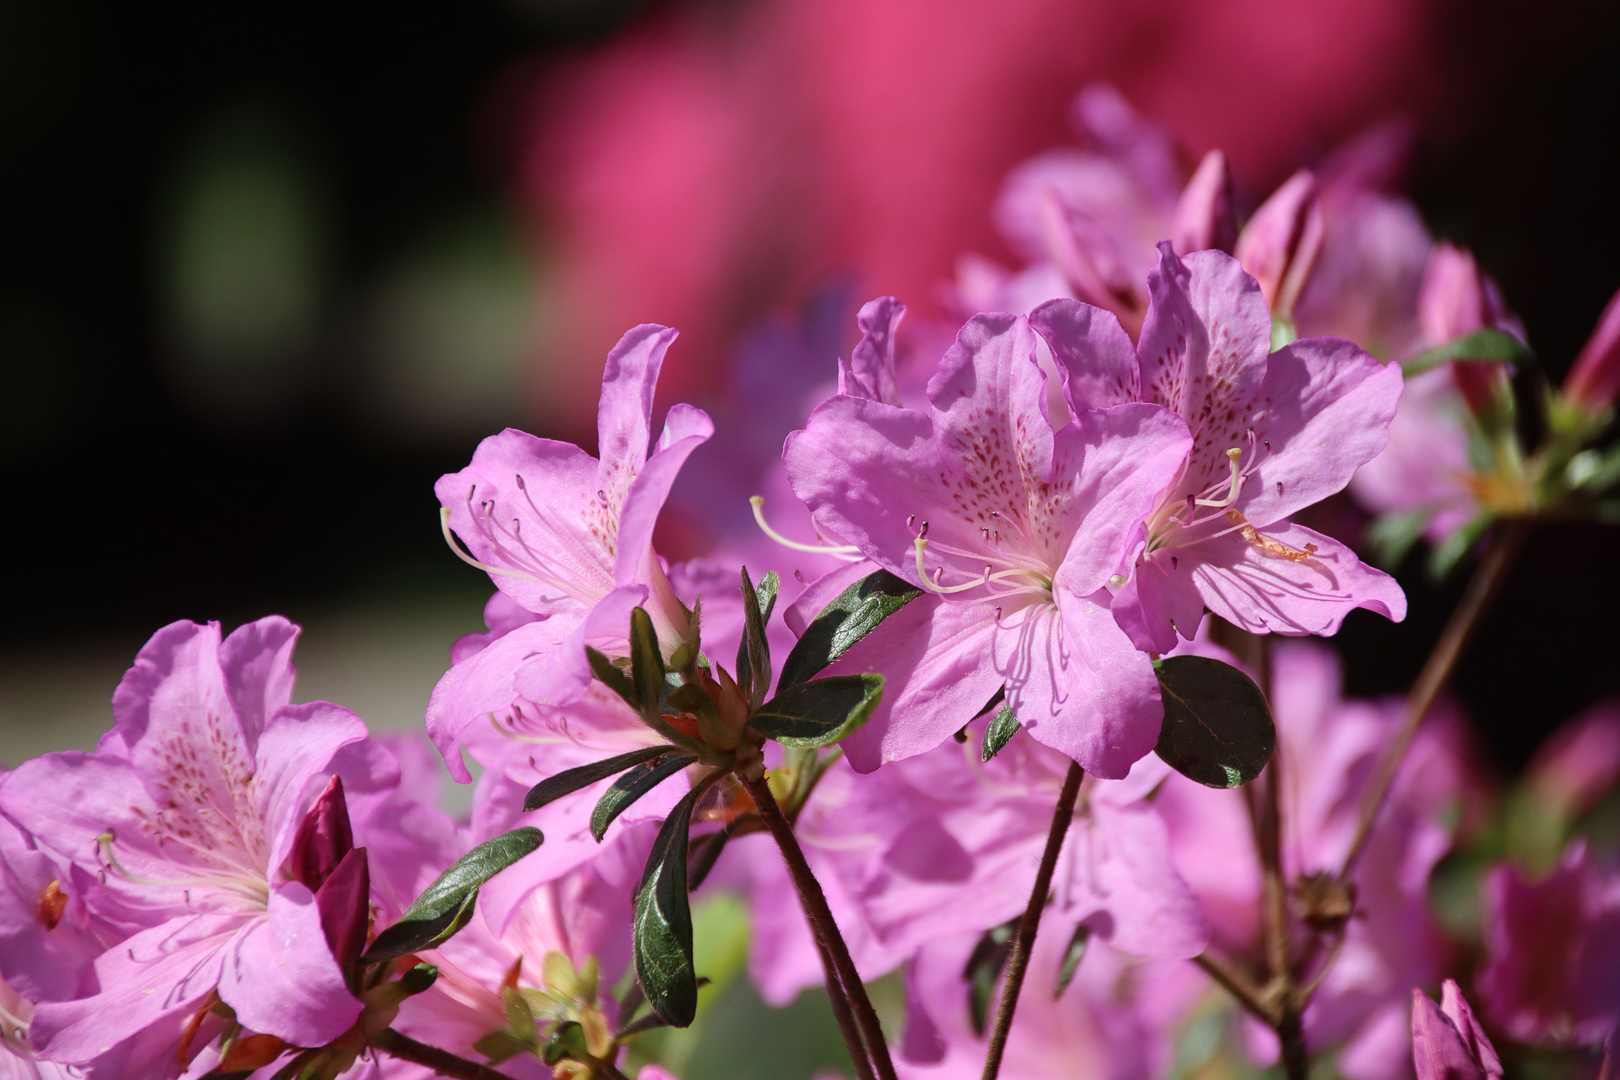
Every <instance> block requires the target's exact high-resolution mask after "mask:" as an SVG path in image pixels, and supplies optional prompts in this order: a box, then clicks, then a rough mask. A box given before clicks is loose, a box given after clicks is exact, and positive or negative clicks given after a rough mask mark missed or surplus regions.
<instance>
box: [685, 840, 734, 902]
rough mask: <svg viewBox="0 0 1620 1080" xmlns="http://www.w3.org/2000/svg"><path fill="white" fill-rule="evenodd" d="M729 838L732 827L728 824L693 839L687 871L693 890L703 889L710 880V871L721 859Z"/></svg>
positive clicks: (687, 861)
mask: <svg viewBox="0 0 1620 1080" xmlns="http://www.w3.org/2000/svg"><path fill="white" fill-rule="evenodd" d="M729 839H731V828H730V827H729V826H728V827H726V828H724V829H721V830H720V831H719V832H712V833H709V834H707V835H706V836H700V837H698V838H697V839H696V840H694V841H692V851H691V854H690V855H689V856H688V857H687V860H686V873H687V876H688V877H689V878H690V879H691V881H690V888H691V889H692V891H693V892H696V891H697V890H698V889H701V888H702V887H703V883H704V882H705V881H707V880H708V878H709V871H710V870H713V869H714V864H715V863H717V862H719V861H720V853H721V852H722V851H724V850H726V841H727V840H729Z"/></svg>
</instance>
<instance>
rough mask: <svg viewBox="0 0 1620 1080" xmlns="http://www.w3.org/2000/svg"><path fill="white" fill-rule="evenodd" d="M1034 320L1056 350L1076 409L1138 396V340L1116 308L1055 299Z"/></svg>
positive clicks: (1066, 393)
mask: <svg viewBox="0 0 1620 1080" xmlns="http://www.w3.org/2000/svg"><path fill="white" fill-rule="evenodd" d="M1029 324H1030V326H1032V327H1034V328H1035V332H1036V333H1037V334H1040V335H1041V337H1042V339H1044V340H1045V342H1046V344H1047V347H1048V348H1050V349H1051V350H1052V358H1053V359H1054V360H1056V361H1057V369H1058V371H1059V373H1061V374H1062V376H1063V392H1064V397H1065V400H1067V401H1068V403H1069V408H1070V410H1072V411H1073V412H1080V411H1081V410H1083V409H1100V408H1104V407H1106V406H1109V405H1123V404H1125V403H1126V402H1128V401H1135V400H1137V386H1136V346H1135V345H1133V344H1132V343H1131V339H1130V337H1129V335H1127V334H1126V333H1125V330H1124V328H1123V327H1122V326H1120V325H1119V318H1118V316H1116V315H1115V314H1114V313H1113V312H1112V311H1106V310H1104V309H1103V308H1099V307H1093V306H1092V305H1090V304H1084V303H1081V302H1080V301H1079V300H1067V299H1058V300H1049V301H1047V302H1046V303H1044V304H1042V305H1041V306H1040V307H1038V308H1036V309H1035V310H1034V311H1032V312H1030V313H1029Z"/></svg>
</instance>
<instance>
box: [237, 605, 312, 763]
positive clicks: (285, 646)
mask: <svg viewBox="0 0 1620 1080" xmlns="http://www.w3.org/2000/svg"><path fill="white" fill-rule="evenodd" d="M298 632H299V631H298V627H296V626H294V625H293V624H292V623H290V622H288V621H287V620H286V619H284V618H282V617H281V616H280V615H271V616H269V617H268V618H264V619H260V620H258V621H257V622H250V623H245V624H243V625H242V626H239V627H237V628H236V629H235V630H233V631H231V634H230V636H229V637H227V638H226V639H225V640H224V641H223V642H222V643H221V644H220V647H219V666H220V669H221V670H222V671H223V672H224V675H225V688H226V692H227V693H228V694H229V695H230V698H231V704H232V705H234V706H235V707H236V718H237V720H238V722H239V723H240V724H241V725H242V734H243V737H244V738H245V739H246V740H247V744H248V748H249V750H252V749H253V748H254V746H255V744H256V742H257V740H258V737H259V732H261V731H263V730H264V725H265V723H266V721H268V720H269V719H270V717H271V716H272V715H274V714H275V711H276V710H277V709H279V708H281V707H282V706H283V705H286V704H288V703H289V702H291V701H292V691H293V676H294V674H295V672H294V669H293V662H292V653H293V646H294V645H295V644H297V642H298Z"/></svg>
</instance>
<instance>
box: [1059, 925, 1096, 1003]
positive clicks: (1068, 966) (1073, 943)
mask: <svg viewBox="0 0 1620 1080" xmlns="http://www.w3.org/2000/svg"><path fill="white" fill-rule="evenodd" d="M1090 940H1091V927H1089V926H1087V925H1085V924H1084V923H1081V924H1080V925H1079V926H1077V927H1075V928H1074V936H1073V937H1071V938H1070V939H1069V947H1068V948H1067V949H1064V950H1063V967H1062V968H1060V969H1058V977H1057V986H1055V987H1053V989H1052V1000H1053V1001H1056V1000H1057V999H1058V998H1060V997H1062V996H1063V991H1065V990H1067V989H1068V988H1069V984H1070V983H1072V982H1073V981H1074V973H1075V972H1076V971H1079V970H1080V958H1081V957H1083V956H1085V955H1086V943H1087V942H1089V941H1090Z"/></svg>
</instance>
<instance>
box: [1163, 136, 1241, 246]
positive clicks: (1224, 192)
mask: <svg viewBox="0 0 1620 1080" xmlns="http://www.w3.org/2000/svg"><path fill="white" fill-rule="evenodd" d="M1170 240H1171V243H1172V244H1174V245H1175V249H1176V254H1178V255H1185V254H1187V253H1188V252H1189V251H1208V250H1209V249H1211V248H1216V249H1219V250H1221V251H1225V252H1230V251H1231V250H1232V248H1233V246H1234V245H1235V244H1236V243H1237V219H1236V218H1235V217H1234V216H1233V214H1232V170H1231V169H1229V168H1228V167H1227V164H1226V155H1225V154H1223V153H1221V152H1220V151H1219V150H1211V151H1210V152H1209V153H1207V154H1205V155H1204V160H1203V161H1202V162H1200V163H1199V165H1198V171H1197V172H1195V173H1193V176H1192V179H1191V180H1189V181H1187V186H1186V188H1185V189H1184V190H1183V191H1182V193H1181V198H1180V199H1179V200H1178V201H1177V202H1176V214H1175V218H1174V220H1173V222H1172V224H1171V232H1170Z"/></svg>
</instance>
